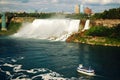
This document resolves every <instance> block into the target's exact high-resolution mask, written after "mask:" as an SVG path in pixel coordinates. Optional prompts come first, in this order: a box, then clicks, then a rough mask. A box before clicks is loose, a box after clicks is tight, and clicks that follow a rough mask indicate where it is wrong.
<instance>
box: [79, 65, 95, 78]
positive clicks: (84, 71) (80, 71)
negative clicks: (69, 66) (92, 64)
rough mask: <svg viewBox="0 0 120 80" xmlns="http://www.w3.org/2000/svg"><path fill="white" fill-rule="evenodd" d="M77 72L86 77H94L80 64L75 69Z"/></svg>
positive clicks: (92, 72)
mask: <svg viewBox="0 0 120 80" xmlns="http://www.w3.org/2000/svg"><path fill="white" fill-rule="evenodd" d="M77 72H79V73H82V74H85V75H88V76H94V75H95V72H94V70H92V69H90V68H89V69H85V68H84V67H83V65H82V64H80V65H79V67H78V68H77Z"/></svg>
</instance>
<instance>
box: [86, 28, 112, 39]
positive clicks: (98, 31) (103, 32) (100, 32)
mask: <svg viewBox="0 0 120 80" xmlns="http://www.w3.org/2000/svg"><path fill="white" fill-rule="evenodd" d="M109 34H110V32H109V28H107V27H104V26H95V27H91V28H90V29H89V30H88V31H86V35H89V36H101V37H103V36H108V35H109Z"/></svg>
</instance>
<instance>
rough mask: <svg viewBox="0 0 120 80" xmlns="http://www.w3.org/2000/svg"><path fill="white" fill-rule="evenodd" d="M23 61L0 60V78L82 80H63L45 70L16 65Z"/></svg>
mask: <svg viewBox="0 0 120 80" xmlns="http://www.w3.org/2000/svg"><path fill="white" fill-rule="evenodd" d="M23 59H24V57H17V58H10V57H7V58H0V78H1V79H5V80H83V78H82V77H80V78H76V77H71V78H65V77H64V75H61V74H59V73H57V72H54V71H52V70H50V69H47V68H32V69H24V68H23V67H24V66H23V65H22V64H20V63H17V62H18V61H20V60H23ZM1 76H2V77H1ZM84 80H87V79H84Z"/></svg>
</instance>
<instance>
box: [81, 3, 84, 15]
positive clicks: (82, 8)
mask: <svg viewBox="0 0 120 80" xmlns="http://www.w3.org/2000/svg"><path fill="white" fill-rule="evenodd" d="M80 13H84V7H83V5H82V4H81V5H80Z"/></svg>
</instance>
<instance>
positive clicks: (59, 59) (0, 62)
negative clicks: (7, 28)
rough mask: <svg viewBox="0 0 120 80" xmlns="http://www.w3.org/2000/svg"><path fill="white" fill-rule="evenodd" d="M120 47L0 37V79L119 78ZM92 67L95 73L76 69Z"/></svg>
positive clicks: (83, 79) (75, 79)
mask: <svg viewBox="0 0 120 80" xmlns="http://www.w3.org/2000/svg"><path fill="white" fill-rule="evenodd" d="M119 61H120V48H118V47H104V46H92V45H86V44H79V43H66V42H61V41H49V40H40V39H23V38H13V37H0V80H120V76H119V75H120V73H119V70H120V69H119V68H120V62H119ZM79 64H83V65H84V66H85V67H89V66H91V68H92V69H94V70H95V74H96V75H95V76H94V77H89V76H86V75H83V74H80V73H78V72H77V71H76V69H77V67H78V65H79Z"/></svg>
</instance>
